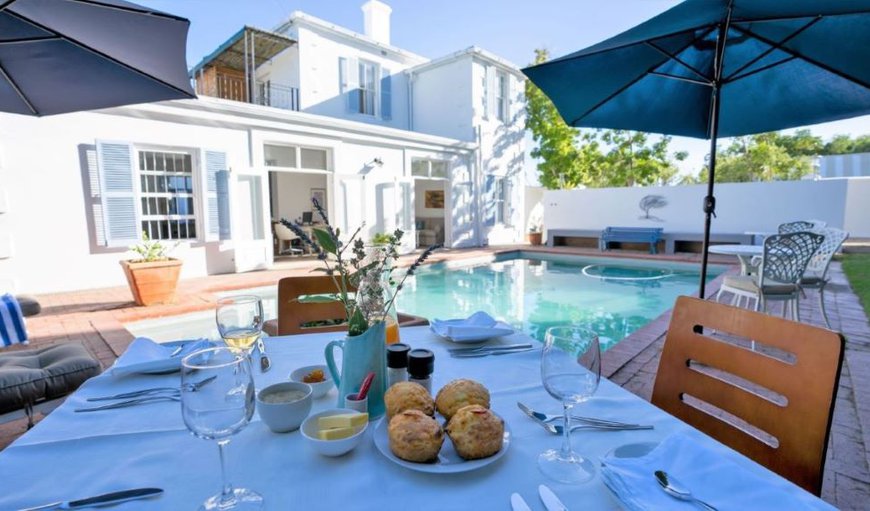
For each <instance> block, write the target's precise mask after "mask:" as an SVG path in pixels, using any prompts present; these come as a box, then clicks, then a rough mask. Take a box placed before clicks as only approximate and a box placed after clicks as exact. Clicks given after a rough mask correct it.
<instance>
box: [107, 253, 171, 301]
mask: <svg viewBox="0 0 870 511" xmlns="http://www.w3.org/2000/svg"><path fill="white" fill-rule="evenodd" d="M121 267H122V268H124V274H125V275H127V283H128V284H130V291H131V292H132V293H133V299H134V300H135V301H136V305H157V304H161V303H171V302H172V301H173V300H174V299H175V287H176V286H177V285H178V275H179V274H180V273H181V260H179V259H168V260H166V261H157V262H153V263H134V262H131V261H121Z"/></svg>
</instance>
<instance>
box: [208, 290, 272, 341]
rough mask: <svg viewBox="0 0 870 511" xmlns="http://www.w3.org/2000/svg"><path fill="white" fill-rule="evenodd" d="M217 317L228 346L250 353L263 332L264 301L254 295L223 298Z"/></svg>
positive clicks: (219, 303)
mask: <svg viewBox="0 0 870 511" xmlns="http://www.w3.org/2000/svg"><path fill="white" fill-rule="evenodd" d="M215 318H216V319H217V327H218V332H220V334H221V337H222V338H223V340H224V342H225V343H226V344H227V346H229V347H230V348H233V349H236V350H240V351H245V352H246V353H250V351H251V347H252V346H253V345H254V343H255V342H257V339H258V338H259V337H260V335H261V333H262V332H263V301H262V300H261V299H260V297H259V296H253V295H241V296H231V297H228V298H221V299H220V300H218V304H217V310H216V311H215Z"/></svg>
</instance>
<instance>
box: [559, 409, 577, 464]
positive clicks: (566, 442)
mask: <svg viewBox="0 0 870 511" xmlns="http://www.w3.org/2000/svg"><path fill="white" fill-rule="evenodd" d="M562 408H563V411H564V415H565V417H564V421H563V422H562V430H563V431H564V434H563V435H562V451H561V452H560V453H559V454H560V456H561V457H562V458H563V459H569V458H572V457H574V451H573V450H572V449H571V405H570V404H568V403H562Z"/></svg>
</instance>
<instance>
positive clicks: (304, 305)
mask: <svg viewBox="0 0 870 511" xmlns="http://www.w3.org/2000/svg"><path fill="white" fill-rule="evenodd" d="M348 291H351V292H353V291H356V290H355V289H349V290H348ZM335 292H336V290H335V282H334V281H333V280H332V277H330V276H328V275H316V276H300V277H284V278H283V279H281V280H279V281H278V318H277V319H272V320H269V321H267V322H266V324H265V325H264V327H263V330H265V331H266V333H267V334H269V335H296V334H303V333H318V332H339V331H342V330H347V324H345V323H344V320H345V311H344V307H342V305H341V303H339V302H338V301H335V302H328V303H322V302H320V303H315V302H304V301H299V298H300V297H304V296H310V295H330V294H335ZM398 319H399V326H400V327H404V326H423V325H428V324H429V321H428V320H427V319H426V318H421V317H418V316H412V315H410V314H402V313H401V312H400V313H399V318H398ZM311 323H321V324H317V325H312V324H311Z"/></svg>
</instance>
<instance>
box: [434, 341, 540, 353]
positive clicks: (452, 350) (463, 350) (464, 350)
mask: <svg viewBox="0 0 870 511" xmlns="http://www.w3.org/2000/svg"><path fill="white" fill-rule="evenodd" d="M531 347H532V345H531V344H530V343H523V344H501V345H499V344H496V345H489V344H484V345H482V346H474V347H472V348H448V350H447V351H448V352H450V353H474V352H475V351H500V350H513V349H519V348H531Z"/></svg>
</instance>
